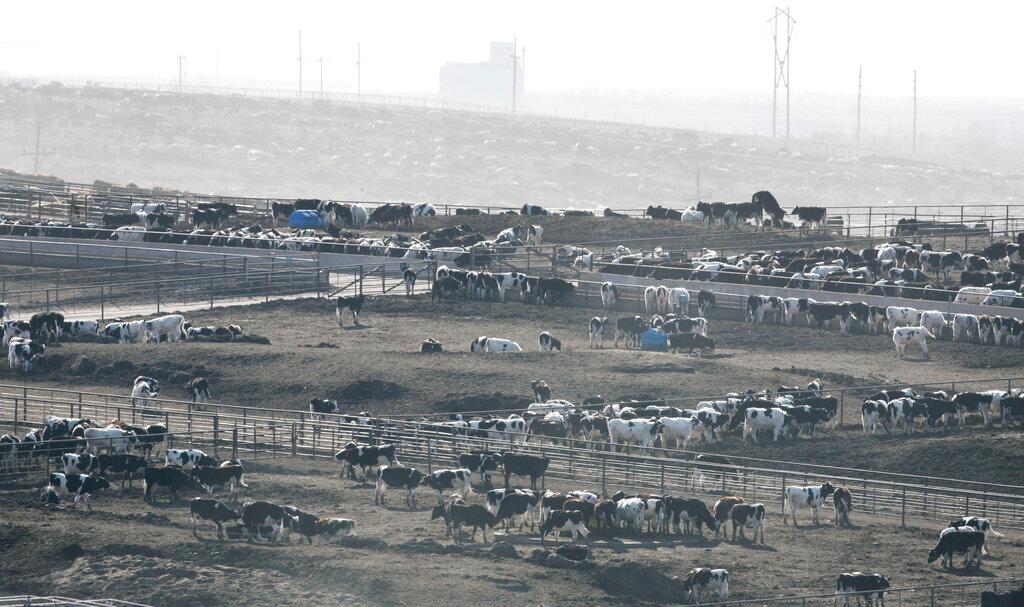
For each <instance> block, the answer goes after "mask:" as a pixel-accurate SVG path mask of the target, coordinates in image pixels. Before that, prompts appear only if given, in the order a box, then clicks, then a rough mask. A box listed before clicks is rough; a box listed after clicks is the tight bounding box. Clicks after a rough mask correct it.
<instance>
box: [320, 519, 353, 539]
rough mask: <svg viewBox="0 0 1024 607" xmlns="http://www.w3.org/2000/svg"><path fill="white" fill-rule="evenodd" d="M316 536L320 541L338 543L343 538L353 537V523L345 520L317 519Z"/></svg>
mask: <svg viewBox="0 0 1024 607" xmlns="http://www.w3.org/2000/svg"><path fill="white" fill-rule="evenodd" d="M315 530H316V536H317V537H319V538H322V539H321V541H325V540H326V541H338V540H340V539H341V538H343V537H347V536H350V535H355V533H356V524H355V521H353V520H351V519H347V518H326V517H324V518H319V519H317V521H316V525H315Z"/></svg>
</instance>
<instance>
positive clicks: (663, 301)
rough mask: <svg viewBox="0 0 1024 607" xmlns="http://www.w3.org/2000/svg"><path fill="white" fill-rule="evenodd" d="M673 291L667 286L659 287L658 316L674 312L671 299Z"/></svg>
mask: <svg viewBox="0 0 1024 607" xmlns="http://www.w3.org/2000/svg"><path fill="white" fill-rule="evenodd" d="M670 293H671V291H670V290H669V288H668V287H666V286H665V285H661V286H659V287H658V291H657V298H658V314H668V313H669V312H671V311H672V302H671V301H670V299H669V295H670Z"/></svg>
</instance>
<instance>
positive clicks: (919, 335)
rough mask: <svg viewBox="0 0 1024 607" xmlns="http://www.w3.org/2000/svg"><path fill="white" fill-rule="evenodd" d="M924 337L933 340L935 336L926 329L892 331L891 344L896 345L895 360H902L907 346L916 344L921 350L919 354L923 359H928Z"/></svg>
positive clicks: (900, 328) (911, 328)
mask: <svg viewBox="0 0 1024 607" xmlns="http://www.w3.org/2000/svg"><path fill="white" fill-rule="evenodd" d="M926 337H931V338H933V339H934V338H935V335H933V334H932V332H931V331H929V330H928V328H927V327H899V328H896V329H893V331H892V343H893V344H895V345H896V358H903V351H904V349H905V348H906V347H907V344H917V345H918V346H920V348H921V354H922V355H923V356H924V357H925V358H930V357H929V355H928V343H927V341H926V339H925V338H926Z"/></svg>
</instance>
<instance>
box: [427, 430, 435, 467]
mask: <svg viewBox="0 0 1024 607" xmlns="http://www.w3.org/2000/svg"><path fill="white" fill-rule="evenodd" d="M433 472H434V447H433V441H432V440H430V438H429V437H428V438H427V474H433Z"/></svg>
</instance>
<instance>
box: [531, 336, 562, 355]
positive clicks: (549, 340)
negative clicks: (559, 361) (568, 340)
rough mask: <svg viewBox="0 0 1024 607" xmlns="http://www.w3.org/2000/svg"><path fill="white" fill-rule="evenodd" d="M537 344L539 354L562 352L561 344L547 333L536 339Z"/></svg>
mask: <svg viewBox="0 0 1024 607" xmlns="http://www.w3.org/2000/svg"><path fill="white" fill-rule="evenodd" d="M537 343H538V344H539V345H540V351H541V352H553V351H555V350H557V351H559V352H561V351H562V342H561V341H560V340H559V339H557V338H556V337H555V336H554V335H552V334H551V333H548V332H547V331H544V332H542V333H541V334H540V336H538V337H537Z"/></svg>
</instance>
